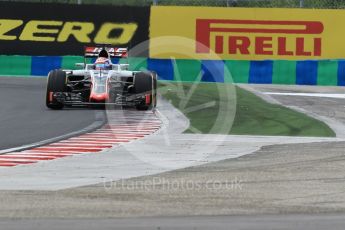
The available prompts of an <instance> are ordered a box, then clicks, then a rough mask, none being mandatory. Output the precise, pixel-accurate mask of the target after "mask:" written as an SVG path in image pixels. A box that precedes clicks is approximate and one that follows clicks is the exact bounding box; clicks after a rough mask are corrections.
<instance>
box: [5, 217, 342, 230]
mask: <svg viewBox="0 0 345 230" xmlns="http://www.w3.org/2000/svg"><path fill="white" fill-rule="evenodd" d="M344 225H345V219H344V216H342V215H333V216H331V215H271V216H269V215H267V216H199V217H197V216H196V217H160V218H156V217H147V218H124V219H69V220H52V219H48V220H47V219H46V220H40V219H31V220H6V219H0V226H2V227H3V228H4V229H13V230H14V229H26V230H46V229H50V230H64V229H73V230H84V229H102V230H108V229H109V230H113V229H141V230H172V229H175V230H177V229H179V230H186V229H187V230H189V229H190V230H209V229H222V230H223V229H224V230H251V229H257V230H271V229H272V230H273V229H274V230H286V229H293V230H326V229H331V230H343V229H344Z"/></svg>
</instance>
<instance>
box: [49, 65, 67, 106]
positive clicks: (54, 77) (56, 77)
mask: <svg viewBox="0 0 345 230" xmlns="http://www.w3.org/2000/svg"><path fill="white" fill-rule="evenodd" d="M66 80H67V76H66V73H65V72H64V71H62V70H53V71H50V72H49V74H48V82H47V93H46V105H47V107H48V108H50V109H62V108H63V107H64V105H63V104H62V103H60V102H58V101H57V100H56V99H55V98H54V97H53V96H52V95H53V93H56V92H66V91H67V86H66Z"/></svg>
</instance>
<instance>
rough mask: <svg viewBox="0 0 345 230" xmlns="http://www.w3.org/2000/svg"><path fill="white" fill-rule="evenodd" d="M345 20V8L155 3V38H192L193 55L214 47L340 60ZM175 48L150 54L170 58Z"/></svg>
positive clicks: (251, 56)
mask: <svg viewBox="0 0 345 230" xmlns="http://www.w3.org/2000/svg"><path fill="white" fill-rule="evenodd" d="M344 21H345V13H344V10H314V9H265V8H236V7H228V8H226V7H223V8H219V7H164V6H153V7H152V9H151V17H150V38H151V39H154V38H157V37H162V36H181V37H186V38H189V39H192V40H194V41H195V44H194V46H195V49H194V52H193V54H192V55H191V57H190V58H193V59H200V56H201V54H205V53H206V54H207V53H210V50H214V51H215V53H217V54H218V55H219V56H220V57H221V58H222V59H223V60H320V59H341V58H344V56H345V44H344V41H343V40H344V39H343V37H344V35H345V28H344V26H343V22H344ZM170 48H171V53H169V52H166V53H165V54H164V55H161V54H160V53H159V51H157V50H155V46H152V47H150V53H151V55H150V57H153V58H168V57H169V56H171V54H172V53H174V47H173V46H172V47H170ZM174 55H175V56H176V54H174ZM176 58H183V57H182V56H176Z"/></svg>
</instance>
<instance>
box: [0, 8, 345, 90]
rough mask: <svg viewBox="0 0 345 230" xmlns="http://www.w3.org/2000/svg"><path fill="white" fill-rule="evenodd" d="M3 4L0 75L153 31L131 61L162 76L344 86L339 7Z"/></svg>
mask: <svg viewBox="0 0 345 230" xmlns="http://www.w3.org/2000/svg"><path fill="white" fill-rule="evenodd" d="M0 12H1V14H0V15H1V16H0V75H7V76H26V75H34V76H46V75H47V73H48V72H49V71H50V70H52V69H56V68H63V69H73V68H74V63H76V62H81V61H83V58H82V55H83V54H82V53H81V52H82V51H83V47H84V45H90V44H94V43H111V44H113V45H115V46H122V47H129V48H131V47H135V46H136V45H137V44H142V42H144V41H146V40H148V39H150V42H148V43H144V44H146V45H144V46H145V47H142V49H143V50H146V53H145V52H144V53H141V54H143V55H141V56H140V57H130V58H129V63H130V64H134V67H133V68H134V69H133V70H135V69H140V68H141V69H142V68H144V69H150V70H154V71H156V72H157V73H158V76H159V78H160V79H161V80H172V81H203V82H235V83H265V84H301V85H339V86H344V85H345V60H344V59H345V43H344V44H343V41H342V40H343V34H345V28H343V26H342V23H343V21H345V10H307V9H263V8H260V9H259V8H230V7H228V8H219V7H167V6H153V7H151V9H150V8H149V7H111V6H95V5H87V6H86V5H67V4H44V5H43V4H32V3H9V2H0ZM165 36H175V37H181V38H186V39H188V40H190V41H192V45H190V44H188V46H191V47H188V49H186V50H188V55H186V54H183V53H182V52H180V53H179V52H177V50H178V49H177V47H176V45H175V44H176V43H175V41H172V42H169V43H166V44H164V46H159V45H157V44H156V43H154V41H156V40H155V39H157V38H161V37H165ZM147 44H149V45H147ZM180 48H181V47H180ZM162 50H164V52H162ZM211 53H215V54H216V55H217V56H218V57H220V58H218V59H217V60H216V59H214V58H213V57H214V56H213V55H211ZM209 70H211V72H216V73H217V76H211V75H210V74H208V73H209V72H210V71H209ZM225 70H227V71H225ZM200 74H201V76H200Z"/></svg>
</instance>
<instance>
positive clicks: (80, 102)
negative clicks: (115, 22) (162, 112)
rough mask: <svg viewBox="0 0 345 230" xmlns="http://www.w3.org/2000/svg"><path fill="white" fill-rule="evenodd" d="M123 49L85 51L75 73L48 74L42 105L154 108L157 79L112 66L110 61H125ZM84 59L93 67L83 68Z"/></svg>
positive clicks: (125, 54)
mask: <svg viewBox="0 0 345 230" xmlns="http://www.w3.org/2000/svg"><path fill="white" fill-rule="evenodd" d="M127 57H128V50H127V49H126V48H113V47H106V46H103V47H86V48H85V55H84V63H76V66H79V67H83V69H78V70H60V69H58V70H52V71H50V72H49V74H48V83H47V94H46V105H47V107H48V108H51V109H62V108H63V107H64V106H92V105H108V104H109V105H114V107H117V108H118V107H120V108H122V107H124V106H126V107H136V108H137V109H138V110H148V109H152V108H154V107H155V106H156V100H157V99H156V90H157V75H156V73H155V72H150V71H129V70H128V68H129V65H128V64H113V63H112V61H111V60H112V58H126V60H128V59H127ZM88 58H92V59H93V60H95V61H94V63H92V64H87V60H88Z"/></svg>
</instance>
